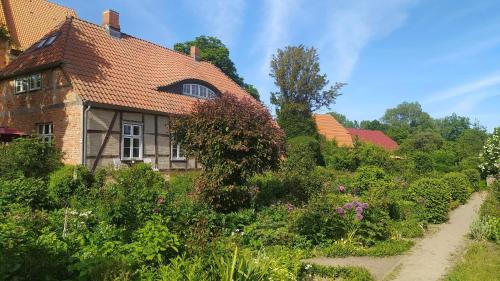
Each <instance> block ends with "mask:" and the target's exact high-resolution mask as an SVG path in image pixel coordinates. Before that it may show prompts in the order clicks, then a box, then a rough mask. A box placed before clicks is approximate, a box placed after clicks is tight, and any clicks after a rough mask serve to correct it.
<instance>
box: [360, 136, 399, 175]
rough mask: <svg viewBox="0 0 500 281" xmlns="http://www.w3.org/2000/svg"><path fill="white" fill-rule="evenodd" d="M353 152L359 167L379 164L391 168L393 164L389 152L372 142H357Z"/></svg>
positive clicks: (378, 165)
mask: <svg viewBox="0 0 500 281" xmlns="http://www.w3.org/2000/svg"><path fill="white" fill-rule="evenodd" d="M353 153H354V157H355V160H356V163H357V166H358V167H360V166H377V167H381V168H383V169H390V168H391V167H392V166H393V163H392V162H393V161H392V160H391V158H390V156H389V153H388V152H387V151H385V150H384V149H383V148H381V147H378V146H375V145H373V144H370V143H364V142H356V143H355V146H354V150H353Z"/></svg>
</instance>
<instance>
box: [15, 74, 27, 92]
mask: <svg viewBox="0 0 500 281" xmlns="http://www.w3.org/2000/svg"><path fill="white" fill-rule="evenodd" d="M28 80H29V79H28V76H22V77H17V78H16V80H14V91H15V93H16V94H20V93H26V92H27V91H28V88H29V81H28Z"/></svg>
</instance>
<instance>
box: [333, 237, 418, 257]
mask: <svg viewBox="0 0 500 281" xmlns="http://www.w3.org/2000/svg"><path fill="white" fill-rule="evenodd" d="M413 245H414V242H413V241H410V240H386V241H380V242H377V243H375V244H374V245H372V246H371V247H362V246H359V245H355V244H352V243H345V242H344V241H336V242H334V243H332V245H330V246H329V247H328V248H326V249H325V250H324V251H325V254H326V255H327V256H328V257H347V256H376V257H383V256H394V255H399V254H402V253H404V252H406V251H408V250H409V249H410V248H411V247H412V246H413Z"/></svg>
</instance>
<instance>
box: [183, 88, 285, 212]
mask: <svg viewBox="0 0 500 281" xmlns="http://www.w3.org/2000/svg"><path fill="white" fill-rule="evenodd" d="M174 130H175V135H176V138H177V140H178V141H179V142H180V143H181V144H182V146H183V148H184V149H185V151H186V155H188V156H190V157H195V158H197V159H198V160H199V162H200V163H201V164H202V165H203V167H204V171H203V176H202V178H203V180H202V181H199V182H198V190H200V191H201V190H203V189H204V188H205V187H206V188H208V189H209V190H205V191H203V192H201V193H205V194H207V195H209V198H207V199H209V200H210V198H220V199H224V200H217V201H218V203H217V204H220V203H221V202H227V201H229V202H230V201H232V200H229V199H230V197H231V195H229V194H233V192H236V190H238V191H237V192H236V193H235V194H238V196H237V197H241V193H240V191H239V189H240V188H238V186H241V185H243V184H244V183H245V182H246V180H247V179H248V178H250V177H251V176H253V175H255V174H257V173H261V172H264V171H266V170H270V169H274V168H277V167H278V165H279V162H280V158H281V155H282V152H283V146H284V134H283V131H282V130H281V129H280V128H279V127H278V126H277V124H276V123H275V122H274V121H273V119H272V117H271V114H270V113H269V112H268V111H267V109H266V108H265V107H263V106H262V105H260V104H258V103H256V102H255V101H254V100H251V99H248V98H238V97H236V96H234V95H232V94H230V93H226V94H224V95H222V96H220V97H216V98H214V99H212V100H209V101H204V102H201V101H200V102H198V103H197V104H196V105H195V106H194V110H193V113H192V114H191V115H187V116H183V117H180V118H179V119H178V120H177V122H176V124H175V126H174ZM225 187H229V188H225ZM218 190H220V192H222V194H216V193H217V191H218ZM226 191H227V192H229V194H227V192H226ZM228 196H229V197H228ZM236 201H238V202H239V201H240V200H239V199H237V200H236ZM243 201H247V200H246V199H243ZM231 205H232V204H231ZM220 207H221V208H222V209H226V208H224V207H223V206H220Z"/></svg>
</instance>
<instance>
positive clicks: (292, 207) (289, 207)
mask: <svg viewBox="0 0 500 281" xmlns="http://www.w3.org/2000/svg"><path fill="white" fill-rule="evenodd" d="M287 206H288V211H289V212H291V211H293V209H295V206H294V205H292V204H290V203H288V205H287Z"/></svg>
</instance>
